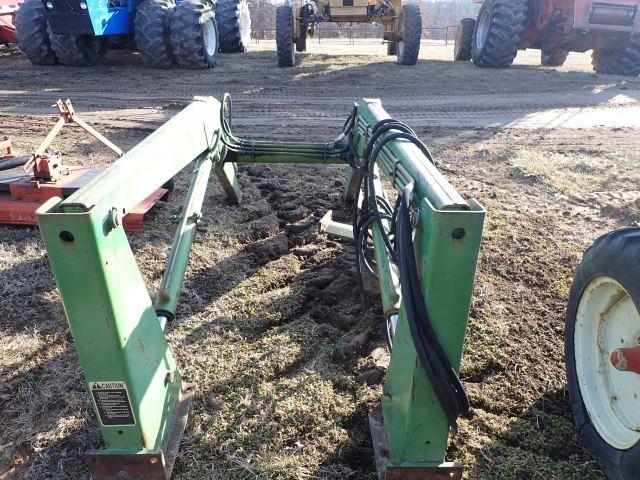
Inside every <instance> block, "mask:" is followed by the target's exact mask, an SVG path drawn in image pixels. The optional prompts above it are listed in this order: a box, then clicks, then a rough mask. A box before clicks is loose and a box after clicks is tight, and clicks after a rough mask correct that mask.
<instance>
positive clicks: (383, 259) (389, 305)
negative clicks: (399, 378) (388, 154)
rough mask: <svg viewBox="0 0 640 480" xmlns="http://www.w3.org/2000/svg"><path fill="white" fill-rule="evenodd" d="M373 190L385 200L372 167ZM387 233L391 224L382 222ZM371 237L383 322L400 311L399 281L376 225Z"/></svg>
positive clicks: (377, 173)
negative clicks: (373, 177)
mask: <svg viewBox="0 0 640 480" xmlns="http://www.w3.org/2000/svg"><path fill="white" fill-rule="evenodd" d="M373 172H374V176H375V179H374V182H373V185H374V190H375V195H376V196H378V197H381V198H384V199H385V200H386V198H387V196H386V194H385V192H384V189H383V188H382V182H381V181H380V176H379V169H378V168H377V166H376V167H374V169H373ZM382 225H383V226H384V228H385V230H386V231H387V233H388V232H389V230H390V227H391V222H389V221H388V220H383V221H382ZM371 234H372V236H373V245H374V255H375V259H376V269H377V270H378V282H379V284H380V296H381V298H382V310H383V314H384V317H385V320H387V321H390V320H389V319H390V318H391V316H392V315H397V314H398V311H399V309H400V298H401V294H400V279H399V278H398V267H397V266H396V265H395V264H394V263H393V262H391V261H390V259H389V255H388V252H387V249H386V247H385V244H384V240H383V239H382V233H381V232H380V227H379V226H378V224H377V223H374V224H373V225H372V227H371Z"/></svg>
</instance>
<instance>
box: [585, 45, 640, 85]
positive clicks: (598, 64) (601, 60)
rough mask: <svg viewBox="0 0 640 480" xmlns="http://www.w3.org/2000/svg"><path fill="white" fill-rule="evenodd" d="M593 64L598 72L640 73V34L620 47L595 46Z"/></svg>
mask: <svg viewBox="0 0 640 480" xmlns="http://www.w3.org/2000/svg"><path fill="white" fill-rule="evenodd" d="M591 64H592V65H593V69H594V70H595V72H596V73H609V74H612V75H627V76H631V77H637V76H638V75H640V35H635V36H633V37H631V38H629V40H628V41H627V42H626V43H625V44H624V46H622V47H621V48H618V49H605V48H594V49H593V52H592V53H591Z"/></svg>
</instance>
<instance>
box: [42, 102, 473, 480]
mask: <svg viewBox="0 0 640 480" xmlns="http://www.w3.org/2000/svg"><path fill="white" fill-rule="evenodd" d="M191 163H194V164H195V165H194V167H193V176H192V181H191V185H190V187H189V190H188V192H187V194H186V197H185V204H184V207H183V209H182V211H181V215H180V218H179V225H178V228H177V231H176V234H175V239H174V242H173V245H172V248H171V251H170V253H169V256H168V259H167V263H166V268H165V271H164V274H163V279H162V282H161V285H160V288H159V291H158V293H157V295H155V296H154V299H153V300H152V298H151V296H150V295H149V293H148V292H147V289H146V286H145V284H144V281H143V278H142V276H141V274H140V271H139V270H138V267H137V265H136V261H135V258H134V255H133V252H132V251H131V248H130V246H129V243H128V241H127V237H126V235H125V232H124V230H123V228H121V226H122V221H121V219H122V215H123V214H125V213H126V212H128V211H130V210H131V209H132V208H133V207H134V206H135V205H137V204H139V203H140V202H141V201H142V200H144V199H145V198H147V197H148V196H149V195H151V194H152V193H153V192H154V191H155V190H156V189H157V188H158V187H159V186H160V185H162V184H163V183H164V182H166V181H168V180H169V179H171V178H172V177H173V176H174V175H175V174H176V173H178V172H179V171H180V170H182V169H183V168H184V167H186V166H187V165H189V164H191ZM242 163H284V164H297V163H299V164H309V163H318V164H329V163H330V164H340V165H345V166H348V167H349V175H348V181H347V188H346V190H345V194H344V196H345V200H347V201H351V202H353V205H354V216H353V225H345V224H340V225H339V226H340V228H336V229H332V232H334V233H336V232H337V233H339V234H341V235H343V236H349V237H351V238H353V239H354V242H355V244H356V246H357V248H356V250H357V252H358V254H357V262H356V264H357V265H359V266H360V271H361V272H362V274H363V276H364V277H365V278H364V279H363V281H364V280H365V279H367V278H368V279H369V280H371V279H372V278H374V279H377V280H376V283H377V289H378V291H379V292H380V294H381V297H382V305H383V311H384V319H385V325H386V328H387V332H388V343H389V348H390V350H391V360H390V366H389V369H388V372H387V378H386V382H385V385H384V393H383V395H382V399H381V405H380V406H379V407H378V408H376V409H375V410H374V411H373V412H372V414H371V417H370V426H371V430H372V436H373V445H374V450H375V455H376V465H377V467H378V469H379V474H380V478H381V479H385V478H386V479H416V478H420V479H433V480H436V479H442V478H447V479H451V480H460V479H461V478H462V466H461V465H459V464H453V463H446V462H445V461H444V459H445V452H446V448H447V440H448V436H449V433H450V431H454V432H455V430H456V420H457V418H458V416H459V415H460V414H461V413H463V412H465V410H467V409H468V407H469V403H468V400H467V397H466V394H465V392H464V390H463V389H462V386H461V384H460V380H459V378H458V375H457V372H458V370H459V366H460V360H461V355H462V347H463V342H464V337H465V332H466V325H467V318H468V314H469V308H470V303H471V296H472V289H473V283H474V277H475V269H476V263H477V258H478V253H479V248H480V241H481V237H482V228H483V222H484V216H485V210H484V209H483V208H482V206H481V205H480V204H478V203H477V202H475V201H474V200H465V199H463V198H462V197H461V196H460V195H459V194H458V193H457V192H456V190H455V189H454V188H453V187H452V186H451V184H450V183H449V182H447V180H446V179H445V178H444V177H443V176H442V174H441V173H440V172H439V170H438V169H437V167H436V166H435V164H434V163H433V159H432V157H431V154H430V152H429V150H428V149H427V147H426V146H425V145H424V144H423V143H422V142H421V141H420V140H418V138H417V137H416V135H415V133H414V132H413V130H411V128H409V127H408V126H406V125H404V124H402V123H400V122H398V121H396V120H393V119H391V118H390V117H389V115H388V114H387V113H386V112H385V110H384V109H383V108H382V105H381V103H380V101H379V100H366V99H365V100H361V101H359V102H357V104H356V105H355V106H354V108H353V110H352V113H351V115H350V116H349V118H348V119H347V122H346V123H345V126H344V128H343V131H342V133H341V134H340V135H339V136H338V137H337V138H336V139H335V140H333V141H331V142H329V143H297V142H295V143H294V142H273V141H249V140H244V139H241V138H238V137H235V136H234V135H233V133H232V132H231V100H230V97H229V96H228V95H226V96H225V98H224V100H223V101H222V103H220V102H219V101H218V100H216V99H214V98H212V97H197V98H196V99H195V100H194V102H192V103H191V104H190V105H189V106H187V107H186V108H185V109H184V110H183V111H181V112H180V113H178V114H177V115H176V116H175V117H173V118H172V119H171V120H169V121H168V122H167V123H165V124H164V125H163V126H161V127H160V128H159V129H158V130H156V131H155V132H154V133H152V134H151V135H150V136H149V137H147V138H146V139H145V140H143V141H142V142H141V143H140V144H138V145H137V146H136V147H135V148H133V149H132V150H131V151H129V152H128V153H126V154H125V155H124V156H123V157H122V158H120V159H119V160H118V161H116V163H115V164H113V165H112V166H111V167H110V168H108V169H107V170H106V171H104V172H102V173H101V174H100V175H99V176H97V177H96V178H95V179H94V180H93V181H92V182H91V183H89V184H88V185H86V186H84V187H82V188H81V189H80V190H78V191H77V192H75V193H74V194H73V195H71V196H70V197H68V198H66V199H60V198H52V199H50V200H48V201H47V202H46V203H45V204H44V205H42V207H41V208H40V209H38V212H37V218H38V224H39V226H40V231H41V233H42V237H43V239H44V243H45V246H46V250H47V256H48V259H49V262H50V264H51V268H52V270H53V273H54V275H55V278H56V281H57V284H58V288H59V290H60V294H61V297H62V302H63V304H64V310H65V313H66V316H67V319H68V322H69V326H70V329H71V332H72V334H73V335H72V336H73V339H74V342H75V347H76V350H77V353H78V358H79V360H80V364H81V366H82V369H83V371H84V376H85V381H86V383H87V387H88V390H89V392H90V398H91V402H92V405H93V407H94V411H95V414H96V417H97V419H98V425H99V427H100V430H101V433H102V437H103V439H104V443H105V448H104V449H102V450H96V451H91V452H89V453H88V454H87V461H88V465H89V469H90V470H91V472H92V473H93V475H94V478H99V479H106V478H109V479H111V478H116V476H118V475H119V476H121V477H123V478H125V477H126V478H144V479H147V480H156V479H158V480H160V479H162V480H166V479H167V478H168V477H169V476H170V474H171V470H172V468H173V464H174V461H175V459H176V456H177V455H178V448H179V444H180V439H181V436H182V433H183V430H184V428H185V423H186V419H187V415H188V411H189V407H190V403H191V400H192V397H193V395H194V391H195V390H194V386H193V385H190V384H187V383H185V382H184V381H183V379H182V377H181V375H180V372H179V369H178V367H177V365H176V362H175V360H174V358H173V355H172V353H171V350H170V348H169V345H168V344H167V341H166V339H165V335H164V328H165V326H166V325H167V321H171V320H172V319H173V318H174V316H175V315H176V306H177V300H178V296H179V294H180V290H181V289H182V283H183V278H184V274H185V269H186V266H187V262H188V257H189V250H190V248H191V246H192V243H193V241H194V237H195V235H196V230H197V226H198V224H199V222H200V221H201V218H202V213H201V210H202V204H203V200H204V198H205V193H206V188H207V183H208V181H209V177H210V173H211V172H212V171H213V172H215V174H216V176H217V178H218V179H219V181H220V182H221V184H222V186H223V187H224V190H225V191H226V193H227V196H228V198H229V200H230V202H231V203H235V204H238V203H240V202H241V199H242V192H241V190H240V187H239V183H238V181H237V178H236V172H237V168H238V164H242ZM382 175H384V176H385V177H386V178H387V179H388V180H389V181H390V182H391V184H392V185H393V187H394V189H395V190H396V191H397V192H398V201H397V202H396V204H395V207H393V206H391V204H390V203H389V200H388V197H387V194H386V192H385V191H384V190H383V188H382V182H381V180H382V178H381V176H382ZM325 220H326V219H325ZM324 224H325V226H326V225H327V224H328V225H329V226H334V227H335V225H336V222H328V223H327V222H326V221H325V222H324ZM364 283H365V284H367V283H368V281H367V282H364ZM369 283H370V282H369ZM118 478H120V477H118Z"/></svg>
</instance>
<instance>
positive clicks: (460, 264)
mask: <svg viewBox="0 0 640 480" xmlns="http://www.w3.org/2000/svg"><path fill="white" fill-rule="evenodd" d="M468 203H469V206H470V209H469V210H458V211H454V210H436V209H435V208H434V207H433V205H432V204H431V203H430V202H429V200H428V199H422V200H421V201H419V205H420V207H419V208H420V213H419V215H420V218H419V221H418V224H417V227H416V235H415V239H414V248H415V252H416V258H417V259H418V262H419V265H418V267H419V274H420V279H421V283H422V293H423V296H424V298H425V304H426V305H427V309H428V312H429V317H430V319H431V323H432V324H433V327H434V329H435V331H436V334H437V335H438V339H439V341H440V343H441V344H442V346H443V348H444V350H445V352H446V354H447V357H448V358H449V361H450V362H451V364H452V365H453V367H454V368H455V369H456V371H458V370H459V368H460V361H461V358H462V347H463V344H464V337H465V333H466V327H467V318H468V314H469V308H470V305H471V296H472V291H473V282H474V278H475V270H476V263H477V259H478V252H479V249H480V241H481V238H482V226H483V222H484V214H485V211H484V209H483V208H482V207H481V206H480V205H479V204H477V203H475V202H473V201H469V202H468ZM456 237H461V238H460V239H458V238H456ZM393 339H394V342H393V350H392V352H391V363H390V365H389V370H388V373H387V378H386V381H385V385H384V391H383V396H382V407H383V413H384V419H385V424H386V428H387V435H388V437H389V445H390V447H391V449H390V460H391V462H392V463H393V464H394V465H415V464H425V463H426V464H434V465H438V464H440V463H442V462H443V461H444V458H445V453H446V448H447V438H448V434H449V424H448V421H447V418H446V416H445V414H444V411H443V410H442V408H441V406H440V404H439V403H438V400H437V398H436V396H435V393H434V392H433V389H432V387H431V384H430V383H429V381H428V380H427V377H426V374H425V372H424V369H423V368H422V365H421V364H420V362H419V360H418V358H417V355H416V350H415V347H414V345H413V340H412V338H411V333H410V332H409V327H408V324H407V319H406V314H405V311H404V309H402V308H401V310H400V315H399V318H398V323H397V327H396V331H395V335H394V337H393Z"/></svg>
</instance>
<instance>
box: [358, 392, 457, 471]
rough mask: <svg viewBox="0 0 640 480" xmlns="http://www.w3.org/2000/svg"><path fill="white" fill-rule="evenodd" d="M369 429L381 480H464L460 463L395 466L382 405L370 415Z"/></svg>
mask: <svg viewBox="0 0 640 480" xmlns="http://www.w3.org/2000/svg"><path fill="white" fill-rule="evenodd" d="M369 428H370V429H371V439H372V441H373V450H374V453H375V457H376V470H377V471H378V478H379V480H462V471H463V467H462V464H460V463H454V462H443V463H440V464H414V465H407V464H403V465H394V464H393V463H392V461H391V459H390V446H389V438H388V437H387V432H386V429H385V425H384V415H383V414H382V405H380V404H378V405H377V406H376V407H375V408H374V409H373V410H372V411H371V413H369Z"/></svg>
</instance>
